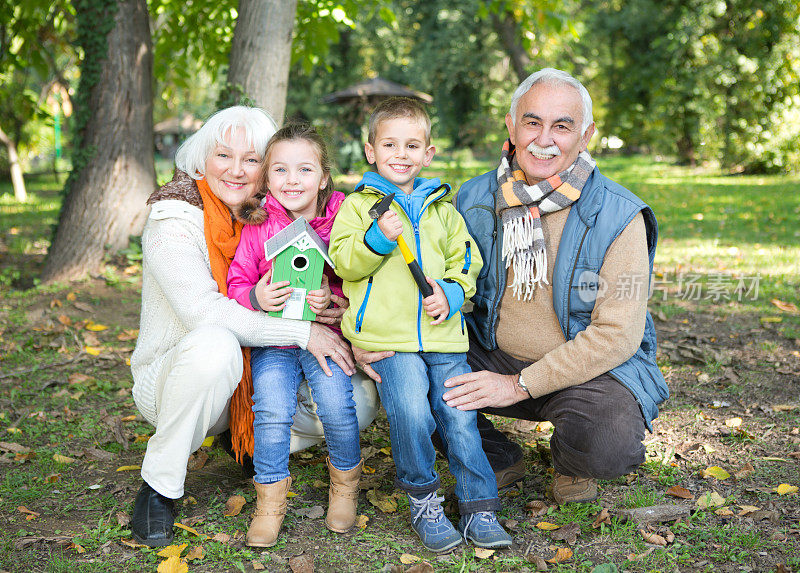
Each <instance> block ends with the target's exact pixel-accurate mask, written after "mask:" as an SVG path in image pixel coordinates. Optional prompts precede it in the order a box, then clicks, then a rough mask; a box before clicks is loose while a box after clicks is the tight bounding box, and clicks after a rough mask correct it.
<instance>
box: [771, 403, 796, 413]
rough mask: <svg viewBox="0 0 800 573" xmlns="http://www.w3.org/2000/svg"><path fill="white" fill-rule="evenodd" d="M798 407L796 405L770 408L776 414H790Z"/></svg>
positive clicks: (778, 405)
mask: <svg viewBox="0 0 800 573" xmlns="http://www.w3.org/2000/svg"><path fill="white" fill-rule="evenodd" d="M798 407H800V406H798V405H797V404H775V405H773V406H772V409H773V410H775V411H776V412H791V411H792V410H796V409H797V408H798Z"/></svg>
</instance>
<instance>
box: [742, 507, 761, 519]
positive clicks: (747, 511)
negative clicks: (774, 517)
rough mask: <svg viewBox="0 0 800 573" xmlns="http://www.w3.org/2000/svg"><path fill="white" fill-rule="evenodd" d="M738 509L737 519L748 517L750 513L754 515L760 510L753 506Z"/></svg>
mask: <svg viewBox="0 0 800 573" xmlns="http://www.w3.org/2000/svg"><path fill="white" fill-rule="evenodd" d="M739 508H740V510H739V513H738V514H737V515H738V516H739V517H744V516H746V515H750V514H751V513H755V512H756V511H758V510H759V509H761V508H760V507H756V506H755V505H740V506H739Z"/></svg>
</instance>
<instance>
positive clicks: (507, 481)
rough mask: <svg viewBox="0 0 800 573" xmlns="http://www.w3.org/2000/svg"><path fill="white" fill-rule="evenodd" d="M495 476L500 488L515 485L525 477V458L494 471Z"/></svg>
mask: <svg viewBox="0 0 800 573" xmlns="http://www.w3.org/2000/svg"><path fill="white" fill-rule="evenodd" d="M494 477H495V479H496V480H497V489H498V490H501V489H503V488H504V487H508V486H510V485H513V484H514V483H515V482H518V481H519V480H521V479H522V478H524V477H525V460H524V459H521V460H520V461H518V462H517V463H515V464H514V465H512V466H508V467H507V468H503V469H502V470H497V471H496V472H494Z"/></svg>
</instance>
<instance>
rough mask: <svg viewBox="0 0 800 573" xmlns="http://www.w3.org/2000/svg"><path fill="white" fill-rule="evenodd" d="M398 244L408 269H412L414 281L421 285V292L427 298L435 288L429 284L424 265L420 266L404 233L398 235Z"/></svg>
mask: <svg viewBox="0 0 800 573" xmlns="http://www.w3.org/2000/svg"><path fill="white" fill-rule="evenodd" d="M397 246H398V247H399V248H400V252H401V253H402V255H403V260H404V261H405V262H406V264H407V265H408V269H409V270H410V271H411V276H413V277H414V281H415V282H416V283H417V286H418V287H419V292H421V293H422V298H427V297H429V296H431V295H432V294H433V289H432V288H431V285H429V284H428V281H426V280H425V273H423V272H422V267H420V266H419V263H418V262H417V259H415V258H414V254H413V253H412V252H411V250H410V249H409V248H408V245H407V244H406V241H405V239H403V235H400V236H399V237H397Z"/></svg>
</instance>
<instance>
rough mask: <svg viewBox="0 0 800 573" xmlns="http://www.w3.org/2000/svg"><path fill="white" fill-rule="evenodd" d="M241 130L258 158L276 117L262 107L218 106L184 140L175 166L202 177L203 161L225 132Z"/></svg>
mask: <svg viewBox="0 0 800 573" xmlns="http://www.w3.org/2000/svg"><path fill="white" fill-rule="evenodd" d="M237 129H242V130H244V136H245V141H246V142H247V144H248V145H252V146H253V149H255V151H256V153H257V154H258V156H259V157H260V158H261V159H264V152H265V150H266V149H267V142H268V141H269V140H270V138H271V137H272V136H273V135H274V134H275V132H276V131H278V126H277V125H276V124H275V120H273V119H272V117H271V116H270V115H269V114H268V113H267V112H266V111H264V110H263V109H261V108H258V107H247V106H243V105H236V106H233V107H228V108H225V109H221V110H219V111H218V112H216V113H215V114H214V115H212V116H211V117H209V118H208V120H207V121H206V122H205V123H204V124H203V126H202V127H201V128H200V129H198V130H197V132H196V133H194V134H192V135H191V136H190V137H189V139H187V140H186V141H184V142H183V143H182V144H181V146H180V147H179V148H178V151H177V152H176V153H175V167H177V168H178V169H180V170H181V171H184V172H186V173H188V174H189V175H190V176H192V177H193V178H194V179H202V178H203V177H204V176H205V169H206V160H207V159H208V157H209V155H211V152H212V151H213V150H214V148H215V147H216V146H217V144H219V143H224V140H225V135H226V134H228V133H229V132H231V131H235V130H237Z"/></svg>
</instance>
